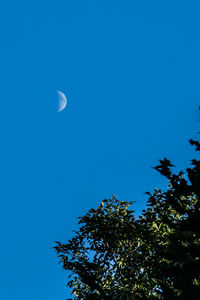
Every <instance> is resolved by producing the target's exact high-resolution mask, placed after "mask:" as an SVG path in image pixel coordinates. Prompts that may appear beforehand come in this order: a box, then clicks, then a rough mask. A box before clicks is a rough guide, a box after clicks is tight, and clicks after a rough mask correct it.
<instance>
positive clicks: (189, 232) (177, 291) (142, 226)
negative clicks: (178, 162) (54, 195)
mask: <svg viewBox="0 0 200 300" xmlns="http://www.w3.org/2000/svg"><path fill="white" fill-rule="evenodd" d="M190 144H191V145H194V146H195V147H196V151H200V143H199V142H197V141H194V140H190ZM172 167H173V165H172V164H171V163H170V161H169V160H167V159H166V158H165V159H163V160H160V164H159V165H158V166H157V167H155V169H156V170H157V171H158V172H160V174H162V175H163V176H165V177H166V178H167V179H168V182H169V185H168V187H167V189H166V191H161V190H158V189H155V190H154V192H153V193H152V194H151V193H147V194H148V196H149V198H148V202H147V209H145V210H143V212H142V215H141V216H140V217H139V218H138V219H136V218H135V216H134V211H132V210H130V205H131V204H132V202H126V201H119V200H118V199H117V198H116V197H115V196H113V198H112V199H105V200H103V201H102V202H101V204H100V205H99V206H98V207H97V208H96V209H90V210H89V212H88V213H87V214H86V215H85V216H83V217H80V218H79V219H80V220H79V225H80V228H79V230H78V231H76V232H75V235H74V237H73V238H72V239H71V240H69V241H68V242H67V243H65V244H62V243H60V242H56V243H57V244H56V246H55V250H56V251H57V254H58V256H59V257H60V262H61V263H62V265H63V268H64V269H65V270H68V271H70V275H69V277H70V278H71V279H70V281H69V282H68V286H69V287H70V288H71V289H72V294H73V297H74V299H94V300H95V299H99V300H100V299H119V300H120V299H121V300H122V299H127V300H128V299H167V300H168V299H189V298H190V299H200V161H199V160H196V159H193V160H192V165H191V167H190V168H188V169H187V170H186V172H185V173H184V172H183V171H180V172H179V173H178V174H174V173H173V172H172ZM186 178H187V179H186Z"/></svg>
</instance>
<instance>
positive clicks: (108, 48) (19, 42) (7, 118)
mask: <svg viewBox="0 0 200 300" xmlns="http://www.w3.org/2000/svg"><path fill="white" fill-rule="evenodd" d="M199 11H200V4H199V1H149V0H148V1H133V0H127V1H126V0H125V1H118V0H112V1H111V0H101V1H96V0H90V1H89V0H85V1H83V0H71V1H69V0H54V1H52V0H43V1H41V0H40V1H39V0H34V1H32V0H30V1H25V0H24V1H20V0H19V1H14V0H11V1H1V4H0V36H1V39H0V41H1V47H0V138H1V148H0V152H1V155H0V183H1V187H0V199H1V209H0V228H1V247H0V266H1V272H0V299H2V300H14V299H15V300H18V299H19V300H35V299H37V300H44V299H48V300H59V299H60V300H63V299H66V298H67V297H68V296H69V295H70V293H69V289H67V288H66V287H65V284H66V283H67V278H66V274H65V272H64V271H62V269H61V266H60V265H58V264H57V263H58V260H57V257H56V254H55V252H54V251H53V250H52V249H51V247H52V246H54V241H55V240H59V241H63V242H64V241H67V240H68V239H69V238H70V237H72V230H73V229H75V228H76V223H77V217H78V216H82V215H83V214H85V213H86V212H87V210H88V209H90V208H92V207H94V208H95V207H96V206H97V205H98V204H99V202H100V201H101V200H103V199H104V198H107V197H112V194H115V195H116V196H117V197H118V198H119V199H121V200H128V201H129V200H133V201H136V203H135V205H134V209H135V210H136V214H139V212H141V210H142V209H143V208H144V207H145V199H146V198H145V196H144V195H143V194H142V193H143V192H146V191H152V190H153V188H154V187H165V186H166V185H167V182H166V181H165V180H164V179H163V178H161V176H160V175H159V174H157V173H156V171H154V170H153V169H152V168H151V167H152V166H155V165H156V164H157V161H158V159H161V158H163V157H164V156H166V157H167V158H169V159H170V160H172V162H173V163H175V164H176V166H177V167H178V168H185V167H186V166H188V164H189V161H190V159H191V158H193V151H192V149H191V147H190V146H189V144H188V139H189V138H190V137H195V133H196V132H197V131H198V130H199V125H200V124H199V123H198V106H199V105H200V18H199ZM57 90H60V91H62V92H64V93H65V94H66V95H67V98H68V105H67V107H66V109H65V110H64V111H62V112H60V113H57V102H58V96H57Z"/></svg>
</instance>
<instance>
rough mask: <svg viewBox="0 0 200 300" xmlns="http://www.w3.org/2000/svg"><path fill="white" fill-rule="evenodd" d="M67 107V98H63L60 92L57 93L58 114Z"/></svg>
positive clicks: (63, 95)
mask: <svg viewBox="0 0 200 300" xmlns="http://www.w3.org/2000/svg"><path fill="white" fill-rule="evenodd" d="M66 105H67V97H66V96H65V94H64V93H62V92H61V91H58V110H57V111H58V112H60V111H62V110H63V109H65V107H66Z"/></svg>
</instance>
